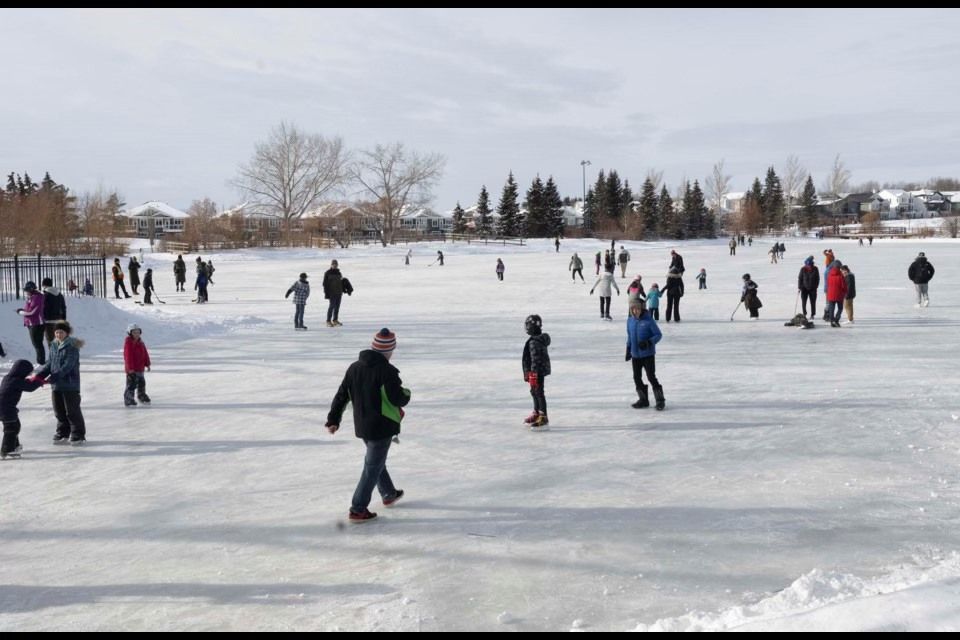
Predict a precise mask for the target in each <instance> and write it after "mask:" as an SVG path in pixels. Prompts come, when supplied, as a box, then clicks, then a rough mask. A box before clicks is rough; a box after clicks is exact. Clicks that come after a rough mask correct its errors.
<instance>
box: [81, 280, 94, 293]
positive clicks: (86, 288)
mask: <svg viewBox="0 0 960 640" xmlns="http://www.w3.org/2000/svg"><path fill="white" fill-rule="evenodd" d="M83 295H85V296H93V295H96V292H95V291H94V290H93V283H92V282H90V278H86V279H84V281H83Z"/></svg>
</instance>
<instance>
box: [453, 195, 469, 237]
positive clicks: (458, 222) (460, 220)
mask: <svg viewBox="0 0 960 640" xmlns="http://www.w3.org/2000/svg"><path fill="white" fill-rule="evenodd" d="M453 232H454V233H461V234H462V233H466V232H467V221H466V220H465V219H464V217H463V207H461V206H460V201H459V200H458V201H457V206H456V207H455V208H454V209H453Z"/></svg>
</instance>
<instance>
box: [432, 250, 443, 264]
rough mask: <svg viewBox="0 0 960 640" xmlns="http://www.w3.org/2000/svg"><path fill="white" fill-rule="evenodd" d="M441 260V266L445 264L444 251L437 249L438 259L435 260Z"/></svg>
mask: <svg viewBox="0 0 960 640" xmlns="http://www.w3.org/2000/svg"><path fill="white" fill-rule="evenodd" d="M438 261H439V262H440V266H441V267H442V266H443V251H439V250H438V251H437V259H436V260H434V262H438Z"/></svg>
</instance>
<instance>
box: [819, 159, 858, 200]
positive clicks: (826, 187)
mask: <svg viewBox="0 0 960 640" xmlns="http://www.w3.org/2000/svg"><path fill="white" fill-rule="evenodd" d="M851 175H853V174H852V173H851V172H850V170H849V169H847V167H846V165H845V164H844V163H843V161H842V160H841V159H840V154H839V153H838V154H837V157H836V158H835V159H834V161H833V168H832V169H830V173H829V174H827V178H826V180H825V181H824V183H823V191H824V193H829V194H832V195H835V196H839V195H840V194H841V193H846V192H847V189H848V187H849V185H850V176H851Z"/></svg>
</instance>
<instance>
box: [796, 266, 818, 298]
mask: <svg viewBox="0 0 960 640" xmlns="http://www.w3.org/2000/svg"><path fill="white" fill-rule="evenodd" d="M819 288H820V270H819V269H817V268H816V267H815V266H814V267H808V266H807V265H803V266H802V267H800V275H798V276H797V289H799V290H800V291H813V292H814V293H816V291H817V289H819Z"/></svg>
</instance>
